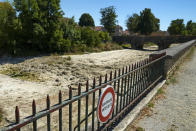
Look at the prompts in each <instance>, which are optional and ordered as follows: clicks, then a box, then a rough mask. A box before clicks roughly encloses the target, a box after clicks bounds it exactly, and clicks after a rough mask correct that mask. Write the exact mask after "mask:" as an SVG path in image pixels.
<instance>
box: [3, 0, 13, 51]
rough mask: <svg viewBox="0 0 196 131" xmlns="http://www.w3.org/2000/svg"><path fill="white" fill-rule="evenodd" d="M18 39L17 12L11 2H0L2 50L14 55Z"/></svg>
mask: <svg viewBox="0 0 196 131" xmlns="http://www.w3.org/2000/svg"><path fill="white" fill-rule="evenodd" d="M15 38H16V12H15V10H14V9H13V7H12V6H11V4H10V3H9V2H0V49H4V51H5V50H7V51H8V52H9V53H13V51H14V46H15V45H14V44H15Z"/></svg>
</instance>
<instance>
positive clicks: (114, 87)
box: [112, 70, 116, 119]
mask: <svg viewBox="0 0 196 131" xmlns="http://www.w3.org/2000/svg"><path fill="white" fill-rule="evenodd" d="M114 79H116V70H115V72H114ZM114 91H115V92H116V81H115V82H114ZM115 99H116V98H115ZM114 111H115V109H114V110H113V112H112V119H113V118H114V113H115V112H114Z"/></svg>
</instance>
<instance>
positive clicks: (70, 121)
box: [69, 86, 72, 131]
mask: <svg viewBox="0 0 196 131" xmlns="http://www.w3.org/2000/svg"><path fill="white" fill-rule="evenodd" d="M71 99H72V87H71V86H69V100H71ZM69 131H72V103H70V104H69Z"/></svg>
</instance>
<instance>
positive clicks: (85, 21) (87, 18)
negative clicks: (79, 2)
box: [79, 13, 95, 27]
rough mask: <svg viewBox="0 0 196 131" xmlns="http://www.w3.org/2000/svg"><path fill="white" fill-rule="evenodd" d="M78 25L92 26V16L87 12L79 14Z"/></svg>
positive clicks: (93, 24)
mask: <svg viewBox="0 0 196 131" xmlns="http://www.w3.org/2000/svg"><path fill="white" fill-rule="evenodd" d="M79 25H80V26H91V27H94V26H95V23H94V20H93V18H92V16H91V15H90V14H88V13H84V14H82V15H81V17H80V19H79Z"/></svg>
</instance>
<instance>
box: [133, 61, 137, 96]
mask: <svg viewBox="0 0 196 131" xmlns="http://www.w3.org/2000/svg"><path fill="white" fill-rule="evenodd" d="M135 69H136V63H135V64H134V70H135ZM135 97H136V72H134V73H133V99H135Z"/></svg>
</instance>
